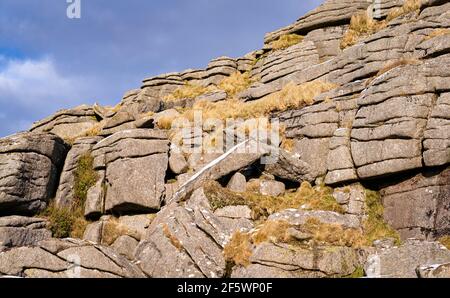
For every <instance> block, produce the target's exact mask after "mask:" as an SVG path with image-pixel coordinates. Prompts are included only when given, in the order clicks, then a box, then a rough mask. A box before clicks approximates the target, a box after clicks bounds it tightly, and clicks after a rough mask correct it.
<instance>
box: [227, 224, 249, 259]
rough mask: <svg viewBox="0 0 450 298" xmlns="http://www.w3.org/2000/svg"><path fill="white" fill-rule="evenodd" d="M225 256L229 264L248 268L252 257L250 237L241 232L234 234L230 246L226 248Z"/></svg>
mask: <svg viewBox="0 0 450 298" xmlns="http://www.w3.org/2000/svg"><path fill="white" fill-rule="evenodd" d="M223 254H224V257H225V259H226V260H227V261H229V262H233V263H234V264H236V265H240V266H244V267H246V266H248V265H249V264H250V257H251V256H252V243H251V240H250V235H249V234H248V233H242V232H240V231H238V232H236V233H234V234H233V236H232V237H231V239H230V241H229V242H228V244H227V245H226V246H225V247H224V250H223Z"/></svg>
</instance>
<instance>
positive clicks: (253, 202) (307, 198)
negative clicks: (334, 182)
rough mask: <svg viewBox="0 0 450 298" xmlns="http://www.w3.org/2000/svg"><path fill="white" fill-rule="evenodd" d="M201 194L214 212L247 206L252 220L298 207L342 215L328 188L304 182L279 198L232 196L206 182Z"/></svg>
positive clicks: (228, 191) (218, 186)
mask: <svg viewBox="0 0 450 298" xmlns="http://www.w3.org/2000/svg"><path fill="white" fill-rule="evenodd" d="M204 192H205V195H206V197H207V198H208V200H209V201H210V204H211V207H212V208H213V209H214V210H217V209H220V208H223V207H226V206H239V205H247V206H249V207H250V209H251V210H252V217H253V219H254V220H264V219H265V218H267V217H268V216H270V215H271V214H273V213H276V212H279V211H282V210H286V209H292V208H293V209H298V208H300V207H302V208H304V210H325V211H334V212H339V213H343V212H344V210H343V208H342V206H341V205H339V203H338V202H337V201H336V200H335V199H334V197H333V196H332V189H331V188H328V187H324V186H317V187H312V186H311V185H310V184H309V183H308V182H303V183H302V185H301V186H300V188H299V189H298V190H297V191H295V192H287V193H286V194H284V195H283V196H280V197H271V196H264V195H261V194H260V193H257V192H253V191H246V192H244V193H235V192H232V191H230V190H228V189H226V188H223V187H222V186H221V185H220V184H219V183H217V182H215V181H210V182H208V183H206V184H205V186H204Z"/></svg>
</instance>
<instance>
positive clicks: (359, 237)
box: [299, 218, 367, 248]
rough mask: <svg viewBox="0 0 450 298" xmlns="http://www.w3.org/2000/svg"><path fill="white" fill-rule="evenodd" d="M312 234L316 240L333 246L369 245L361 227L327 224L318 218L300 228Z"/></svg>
mask: <svg viewBox="0 0 450 298" xmlns="http://www.w3.org/2000/svg"><path fill="white" fill-rule="evenodd" d="M299 229H300V230H301V231H302V232H304V233H308V234H311V235H312V236H313V239H314V241H315V242H317V243H320V244H329V245H333V246H347V247H353V248H361V247H364V246H366V245H367V239H366V237H365V236H364V235H363V232H362V231H361V230H359V229H353V228H344V227H342V226H341V225H338V224H325V223H322V222H320V221H319V220H318V219H316V218H310V219H308V220H307V221H306V223H305V224H304V225H302V226H301V227H300V228H299Z"/></svg>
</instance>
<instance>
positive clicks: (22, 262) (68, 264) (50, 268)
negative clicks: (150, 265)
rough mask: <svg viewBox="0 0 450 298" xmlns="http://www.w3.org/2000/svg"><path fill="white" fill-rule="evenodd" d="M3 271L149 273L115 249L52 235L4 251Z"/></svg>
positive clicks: (90, 274) (104, 274) (0, 265)
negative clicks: (35, 242) (36, 243)
mask: <svg viewBox="0 0 450 298" xmlns="http://www.w3.org/2000/svg"><path fill="white" fill-rule="evenodd" d="M0 275H9V276H21V277H40V278H42V277H47V278H48V277H50V278H54V277H78V278H113V277H116V278H118V277H128V278H131V277H134V278H143V277H145V275H144V274H143V273H142V271H141V270H140V269H139V268H138V267H137V266H136V265H134V264H133V263H131V262H130V261H128V260H127V259H126V258H125V257H123V256H121V255H119V254H117V253H116V252H114V251H113V250H112V249H110V248H107V247H104V246H100V245H94V244H91V243H88V242H84V241H79V240H70V239H68V240H57V239H49V240H45V241H42V242H40V243H39V245H38V246H37V247H33V248H31V247H22V248H15V249H12V250H10V251H7V252H4V253H1V254H0Z"/></svg>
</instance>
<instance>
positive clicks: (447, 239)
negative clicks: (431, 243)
mask: <svg viewBox="0 0 450 298" xmlns="http://www.w3.org/2000/svg"><path fill="white" fill-rule="evenodd" d="M438 241H439V242H440V243H441V244H442V245H444V246H445V247H446V248H447V249H450V236H444V237H441V238H439V240H438Z"/></svg>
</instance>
